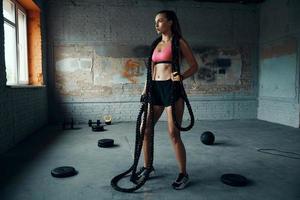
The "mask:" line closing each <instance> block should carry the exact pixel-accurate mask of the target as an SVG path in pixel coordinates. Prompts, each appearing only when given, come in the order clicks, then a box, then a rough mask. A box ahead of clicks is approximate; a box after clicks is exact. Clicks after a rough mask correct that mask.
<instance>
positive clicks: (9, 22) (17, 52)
mask: <svg viewBox="0 0 300 200" xmlns="http://www.w3.org/2000/svg"><path fill="white" fill-rule="evenodd" d="M7 1H10V2H12V3H13V4H14V5H15V6H14V8H15V10H14V12H15V16H14V17H15V22H12V21H10V20H9V19H7V18H5V17H4V16H3V19H4V23H5V22H6V23H8V24H9V25H11V26H13V27H15V31H16V35H15V39H16V56H17V60H16V63H17V66H16V68H17V70H16V71H17V74H16V76H17V77H16V82H15V83H11V84H7V82H6V84H7V85H28V84H29V65H28V30H27V17H28V15H27V12H26V9H25V8H24V7H23V6H22V5H20V3H19V2H17V1H16V0H7ZM3 9H4V8H3ZM19 10H20V11H21V12H22V13H23V14H24V15H25V18H26V49H25V50H26V56H27V57H26V58H27V65H26V69H25V70H26V74H27V80H26V81H20V62H21V61H20V49H19V19H18V18H19V17H18V12H19ZM4 23H3V26H4ZM4 40H5V38H4ZM4 48H5V47H4Z"/></svg>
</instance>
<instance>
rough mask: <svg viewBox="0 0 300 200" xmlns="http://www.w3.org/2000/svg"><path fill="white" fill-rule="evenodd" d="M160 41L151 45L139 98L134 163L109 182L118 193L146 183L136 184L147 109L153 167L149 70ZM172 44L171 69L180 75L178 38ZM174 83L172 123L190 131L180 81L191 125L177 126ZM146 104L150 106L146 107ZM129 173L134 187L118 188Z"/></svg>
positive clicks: (145, 179)
mask: <svg viewBox="0 0 300 200" xmlns="http://www.w3.org/2000/svg"><path fill="white" fill-rule="evenodd" d="M160 41H161V37H159V38H157V39H156V40H155V41H154V42H153V43H152V45H151V54H150V55H151V56H150V57H149V58H148V64H147V82H146V93H145V95H143V96H141V102H142V105H141V108H140V111H139V114H138V117H137V123H136V138H135V152H134V162H133V164H132V166H131V167H130V168H129V169H128V170H127V171H125V172H123V173H121V174H119V175H117V176H115V177H114V178H113V179H112V180H111V186H112V187H113V188H114V189H115V190H117V191H120V192H134V191H135V190H138V189H139V188H141V187H142V186H143V185H144V184H145V183H146V181H147V179H148V177H146V176H144V177H142V180H141V181H139V183H137V182H136V180H137V178H138V177H137V173H136V170H137V165H138V162H139V159H140V155H141V151H142V146H143V141H144V134H145V128H146V126H147V124H146V123H147V115H148V109H149V108H150V112H149V120H150V122H151V126H150V149H149V151H150V166H153V152H154V120H153V104H152V96H151V94H152V69H151V57H152V53H153V51H154V49H155V47H156V46H157V44H158V43H159V42H160ZM172 42H173V45H172V46H173V47H172V54H173V58H175V62H174V63H173V65H172V66H173V67H172V71H177V72H179V73H180V71H179V57H178V56H179V39H178V38H176V37H175V38H174V39H173V40H172ZM174 92H175V91H174V83H173V84H172V95H171V96H172V97H171V105H172V115H173V119H174V123H175V126H176V127H177V128H178V129H179V130H181V131H188V130H190V129H191V128H192V127H193V125H194V115H193V111H192V108H191V105H190V103H189V101H188V98H187V95H186V93H185V90H184V87H183V84H182V81H180V95H181V97H182V98H183V100H184V101H185V103H186V106H187V108H188V110H189V114H190V117H191V123H190V125H189V126H187V127H181V125H180V124H179V122H178V121H177V117H176V111H175V101H174V98H173V97H174ZM148 104H149V105H150V106H149V107H148ZM142 117H143V125H142V130H141V120H142ZM130 172H132V173H131V177H130V181H131V182H133V183H135V184H136V185H135V186H134V187H131V188H121V187H120V186H118V182H119V181H120V180H121V179H122V178H124V177H125V176H126V175H127V174H129V173H130Z"/></svg>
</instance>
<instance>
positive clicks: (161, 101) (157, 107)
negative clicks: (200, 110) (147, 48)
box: [137, 10, 198, 189]
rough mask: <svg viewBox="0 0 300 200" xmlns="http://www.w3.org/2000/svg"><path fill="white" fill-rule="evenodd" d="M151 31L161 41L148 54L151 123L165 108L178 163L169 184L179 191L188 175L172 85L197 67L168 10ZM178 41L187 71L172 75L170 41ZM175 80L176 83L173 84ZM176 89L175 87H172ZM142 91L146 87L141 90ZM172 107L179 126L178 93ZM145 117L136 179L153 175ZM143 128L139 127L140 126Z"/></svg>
mask: <svg viewBox="0 0 300 200" xmlns="http://www.w3.org/2000/svg"><path fill="white" fill-rule="evenodd" d="M155 30H156V32H157V33H158V34H160V36H161V37H160V38H161V41H158V43H157V45H156V47H155V48H154V50H153V53H152V63H151V67H152V94H151V96H152V105H153V120H154V124H155V123H156V122H157V121H158V120H159V118H160V116H161V114H162V112H163V111H164V110H165V109H166V112H167V118H168V132H169V136H170V139H171V141H172V144H173V148H174V151H175V155H176V159H177V161H178V167H179V174H178V177H177V179H176V180H175V181H174V182H173V183H172V187H173V188H174V189H183V188H184V187H185V186H186V185H187V183H188V181H189V176H188V173H187V170H186V152H185V147H184V144H183V142H182V140H181V137H180V131H179V130H178V129H177V128H176V126H175V125H174V119H173V116H172V106H171V95H172V84H173V83H174V84H173V85H175V86H176V83H179V82H178V81H182V80H184V79H186V78H188V77H190V76H192V75H193V74H194V73H196V72H197V69H198V64H197V61H196V59H195V57H194V55H193V53H192V50H191V48H190V47H189V45H188V43H187V42H186V41H185V40H184V39H183V37H182V35H181V29H180V25H179V22H178V19H177V16H176V14H175V12H173V11H170V10H162V11H160V12H158V13H157V15H156V17H155ZM174 38H177V39H179V49H180V56H181V59H182V58H184V59H186V61H187V63H188V64H189V68H188V69H187V70H186V71H185V72H184V73H182V74H179V75H175V74H173V73H172V61H173V59H174V58H173V57H172V39H174ZM176 81H177V82H176ZM175 88H176V87H175ZM145 92H146V84H145V88H144V91H143V94H142V95H144V94H145ZM173 98H174V101H175V106H176V117H177V120H178V122H179V124H181V121H182V116H183V111H184V101H183V99H182V98H181V97H180V95H179V92H176V93H175V95H174V97H173ZM149 119H151V118H147V122H146V127H145V134H144V142H143V152H144V166H143V167H142V168H141V169H140V170H139V172H138V173H137V174H138V176H139V177H142V176H146V177H149V175H150V174H151V173H152V172H153V170H154V168H153V166H150V158H149V157H150V152H149V149H150V140H151V134H150V132H151V129H152V127H151V125H152V121H151V120H149ZM142 126H143V125H142Z"/></svg>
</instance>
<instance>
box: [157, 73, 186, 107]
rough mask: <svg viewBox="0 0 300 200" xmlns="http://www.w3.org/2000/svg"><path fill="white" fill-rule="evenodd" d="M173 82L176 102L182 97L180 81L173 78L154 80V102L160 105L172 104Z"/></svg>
mask: <svg viewBox="0 0 300 200" xmlns="http://www.w3.org/2000/svg"><path fill="white" fill-rule="evenodd" d="M172 84H173V89H174V92H173V93H174V102H176V101H177V100H178V99H179V98H180V96H181V95H180V91H181V90H180V82H178V81H174V82H173V81H172V80H171V79H168V80H163V81H152V103H153V105H158V106H164V107H167V106H170V105H171V97H172Z"/></svg>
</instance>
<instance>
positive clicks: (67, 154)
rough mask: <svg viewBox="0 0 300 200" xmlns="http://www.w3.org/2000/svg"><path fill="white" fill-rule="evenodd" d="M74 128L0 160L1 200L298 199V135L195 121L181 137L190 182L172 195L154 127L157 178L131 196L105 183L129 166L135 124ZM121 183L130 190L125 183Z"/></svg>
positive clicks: (165, 146)
mask: <svg viewBox="0 0 300 200" xmlns="http://www.w3.org/2000/svg"><path fill="white" fill-rule="evenodd" d="M78 127H80V129H77V130H68V131H64V132H62V131H61V130H60V127H58V126H49V127H47V128H45V129H44V130H42V131H41V132H39V133H38V134H35V135H33V136H31V137H29V138H28V139H26V140H25V141H24V142H22V143H21V144H20V145H19V146H18V147H17V148H15V149H12V150H11V151H9V152H7V153H6V154H4V155H2V156H1V188H0V199H1V200H4V199H20V200H27V199H30V200H33V199H38V200H42V199H47V200H48V199H55V200H62V199H64V200H66V199H72V200H74V199H89V200H93V199H132V200H135V199H174V200H175V199H180V200H182V199H203V200H205V199H216V200H221V199H222V200H227V199H228V200H233V199H239V200H242V199H247V200H251V199H262V200H267V199H270V200H277V199H285V200H294V199H295V200H296V199H300V192H299V188H300V187H299V186H300V170H299V169H300V160H299V159H300V145H299V143H300V130H299V129H295V128H290V127H287V126H282V125H278V124H272V123H268V122H264V121H259V120H231V121H200V122H197V123H196V124H195V127H194V128H193V129H192V130H191V131H190V132H188V133H183V134H182V140H183V142H184V144H185V146H186V151H187V169H188V173H189V174H190V178H191V183H190V185H189V187H187V188H186V189H185V190H181V191H175V190H173V189H172V188H171V186H170V184H171V182H172V181H173V180H174V179H175V177H176V175H177V172H178V167H177V162H176V159H175V155H174V152H173V149H172V146H171V141H170V140H169V137H168V134H167V132H166V130H167V124H166V122H158V124H157V126H156V128H155V130H156V132H155V146H154V148H155V153H154V156H155V158H154V166H155V168H156V175H155V177H154V178H152V179H150V180H149V181H148V182H146V184H145V185H144V187H142V188H141V189H139V190H138V191H136V192H135V193H132V194H128V193H120V192H117V191H115V190H113V189H112V188H111V186H110V180H111V178H112V177H114V176H115V175H117V174H119V173H121V172H123V171H125V170H127V169H128V168H129V167H130V166H131V164H132V161H133V159H132V153H131V152H132V151H133V146H134V138H135V133H134V130H135V123H116V124H113V125H110V126H107V127H106V129H107V131H105V132H100V133H99V132H98V133H96V132H92V131H91V130H90V128H89V127H88V126H87V125H78ZM205 130H210V131H213V132H214V134H215V136H216V141H215V144H214V145H213V146H207V145H204V144H202V143H201V142H200V139H199V138H200V135H201V133H202V132H203V131H205ZM102 138H112V139H114V140H115V143H116V144H117V146H116V147H114V148H110V149H103V148H99V147H98V146H97V142H98V140H99V139H102ZM260 148H268V149H275V150H273V151H269V153H273V154H279V155H273V154H267V153H262V152H260V151H258V149H260ZM280 151H285V152H280ZM288 152H291V153H288ZM292 152H293V153H292ZM295 153H297V154H295ZM142 159H143V157H142V158H141V160H140V165H141V164H142ZM62 165H72V166H74V167H75V168H76V169H77V170H78V171H79V174H78V175H76V176H73V177H70V178H64V179H59V178H54V177H52V176H51V175H50V171H51V169H53V168H55V167H58V166H62ZM224 173H238V174H242V175H244V176H245V177H247V178H248V179H249V180H250V183H249V185H248V186H246V187H232V186H228V185H225V184H223V183H222V182H221V181H220V176H221V175H222V174H224ZM120 184H121V185H123V186H130V185H128V184H129V182H128V179H125V180H122V181H121V182H120Z"/></svg>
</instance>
